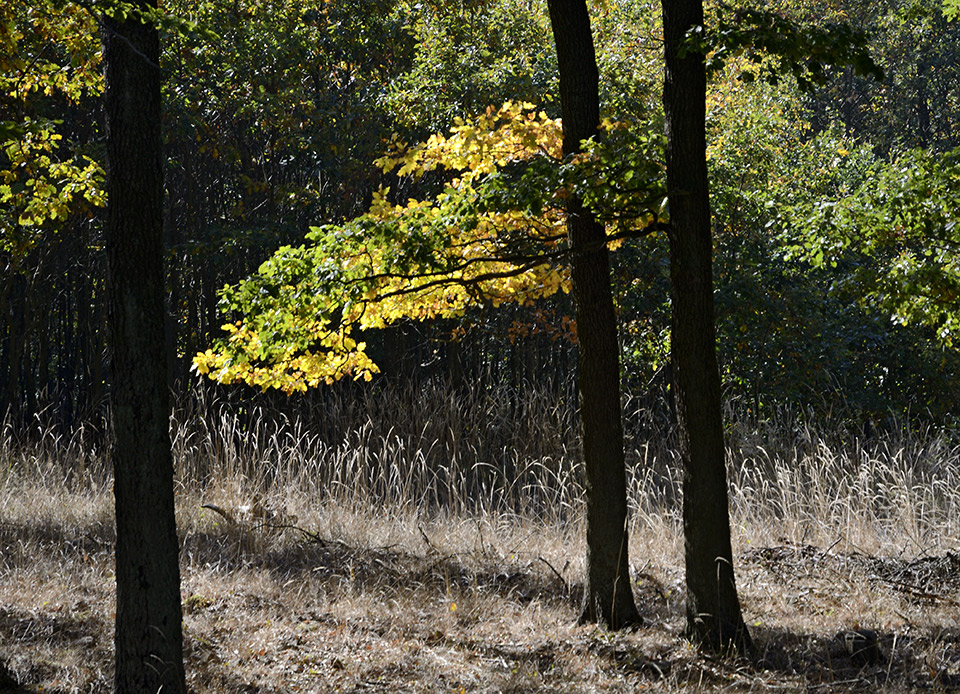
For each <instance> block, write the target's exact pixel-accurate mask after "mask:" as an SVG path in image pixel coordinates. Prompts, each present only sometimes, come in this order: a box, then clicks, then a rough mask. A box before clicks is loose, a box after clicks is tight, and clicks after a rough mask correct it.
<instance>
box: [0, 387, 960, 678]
mask: <svg viewBox="0 0 960 694" xmlns="http://www.w3.org/2000/svg"><path fill="white" fill-rule="evenodd" d="M509 395H510V394H507V393H504V392H490V393H486V394H478V395H475V396H473V397H464V396H463V395H462V394H456V393H452V392H450V391H448V390H446V389H444V388H442V387H439V386H431V387H427V388H423V389H419V390H413V389H410V390H407V391H390V392H381V393H379V394H376V395H371V396H370V397H357V396H356V394H355V393H354V394H348V395H345V396H343V397H342V398H338V397H330V398H328V400H327V401H326V402H324V403H323V405H322V406H320V405H316V406H315V407H313V408H304V410H303V411H302V412H300V413H299V414H298V415H296V416H293V415H288V416H286V417H284V416H278V415H276V413H274V414H272V415H271V416H269V417H268V416H266V412H264V411H258V410H257V409H256V408H252V407H251V408H248V409H241V408H238V407H234V406H231V405H230V404H229V403H226V402H221V401H212V402H204V401H202V400H201V401H198V402H194V401H191V402H188V403H181V404H180V405H179V406H178V408H177V414H176V416H175V417H174V420H173V422H172V431H173V432H174V454H175V464H176V466H177V480H178V482H177V484H178V490H177V491H178V508H177V519H178V527H179V532H180V537H181V543H182V551H181V567H182V585H183V602H184V633H185V648H186V658H187V672H188V683H189V686H190V689H191V691H193V692H196V693H197V694H200V693H207V692H277V693H279V692H295V691H302V692H330V691H343V692H361V691H364V692H420V691H437V692H461V691H464V692H592V691H616V692H632V691H647V690H650V691H658V692H659V691H664V692H672V691H678V692H679V691H698V690H702V691H736V692H741V691H742V692H746V691H758V692H765V691H771V692H773V691H798V692H805V691H809V692H827V691H864V692H873V691H889V692H899V691H925V692H926V691H960V446H958V444H957V441H956V440H955V439H953V438H951V437H950V436H948V435H946V434H944V433H942V432H936V431H932V430H926V429H921V430H915V429H910V428H908V427H905V426H888V427H886V428H885V429H883V430H881V431H879V432H876V431H875V432H871V435H870V436H869V437H865V436H864V435H863V432H862V431H857V430H853V429H848V428H846V427H844V426H843V425H842V424H834V425H829V423H828V424H824V425H822V426H820V425H815V424H810V423H804V422H803V420H802V419H801V418H798V417H795V416H791V415H790V414H789V413H785V414H782V415H779V416H778V417H776V418H775V421H764V422H759V423H757V422H753V423H746V422H744V423H740V424H732V425H730V427H729V430H728V441H729V447H730V455H729V464H730V490H731V518H732V527H733V534H734V553H735V558H736V563H737V567H736V569H737V576H738V582H739V588H740V593H741V599H742V602H743V609H744V616H745V619H746V620H747V622H748V624H749V625H750V626H751V630H752V633H753V637H754V640H755V642H756V651H755V652H754V653H753V654H751V656H750V657H747V658H739V659H738V658H714V657H706V656H703V655H700V654H698V653H697V652H696V651H695V650H694V649H692V648H691V646H690V645H689V644H688V643H687V642H686V641H685V640H684V639H683V638H682V636H681V629H682V626H683V592H684V589H683V562H682V548H683V544H682V535H681V526H680V521H679V508H680V506H679V504H680V498H679V497H680V492H679V489H678V477H679V475H678V470H677V461H676V459H675V456H674V455H673V454H672V453H671V447H670V445H669V440H670V435H669V432H666V431H664V430H663V429H662V428H658V427H657V426H656V424H655V422H653V421H652V419H651V418H649V417H647V416H646V415H645V414H644V413H643V412H641V411H640V410H639V408H638V406H636V405H634V404H632V403H630V402H628V403H627V405H626V409H625V412H626V417H625V418H626V421H627V431H628V449H629V456H628V457H629V466H630V471H629V480H630V500H631V519H632V521H631V522H632V526H631V532H632V540H631V548H630V550H631V566H632V569H633V576H632V578H633V582H634V590H635V592H636V595H637V600H638V604H639V607H640V610H641V613H642V614H643V617H644V620H645V624H644V626H642V627H641V628H638V629H637V630H635V631H632V632H625V633H610V632H606V631H603V630H599V629H597V628H595V627H591V626H577V625H576V623H575V622H576V616H577V606H578V600H579V594H580V592H581V590H582V588H581V576H582V574H583V555H584V548H583V538H582V536H583V531H582V524H581V515H582V513H581V511H582V490H581V488H580V485H579V482H578V480H579V466H578V464H577V462H576V460H577V451H576V436H575V431H576V425H575V419H574V414H573V412H572V411H571V409H570V408H569V407H568V406H567V405H565V403H564V401H563V399H562V398H558V397H557V396H556V395H549V394H548V393H547V392H546V391H542V392H540V391H537V392H530V393H526V394H524V396H523V397H520V398H517V397H513V398H512V399H511V397H509ZM95 433H96V432H92V431H91V430H78V431H75V432H70V433H69V434H67V433H58V432H57V431H56V429H55V427H52V426H51V427H49V428H46V429H45V428H43V427H41V428H39V429H38V431H37V432H36V434H37V435H36V436H35V437H34V440H33V441H32V442H31V443H29V444H28V443H24V441H23V440H22V437H20V436H18V435H17V432H14V431H12V430H10V428H9V427H8V428H7V429H5V431H4V433H3V436H2V437H0V551H2V559H0V661H2V662H3V663H5V664H6V667H7V669H8V670H9V674H10V675H11V676H12V678H13V679H14V680H15V681H17V682H19V683H20V687H21V691H30V692H41V691H42V692H48V693H49V692H102V691H108V690H109V689H110V687H111V671H112V620H113V600H114V598H113V589H114V586H113V574H112V552H113V537H114V531H113V524H112V511H113V509H112V504H113V500H112V493H111V487H110V478H109V474H108V469H107V464H106V460H105V457H104V455H103V452H102V451H101V450H98V445H99V444H98V443H96V442H97V441H99V440H100V438H101V437H99V436H95V435H93V434H95ZM205 505H206V506H205ZM209 506H216V507H218V508H219V509H220V510H221V511H223V512H225V513H221V512H219V511H217V510H214V509H212V508H209ZM227 516H229V518H228V517H227ZM852 630H861V631H862V632H864V634H866V637H858V638H869V639H873V637H874V635H875V637H876V648H875V649H874V648H873V646H872V645H870V648H869V649H868V650H867V651H866V653H865V654H862V653H856V654H854V655H851V654H850V653H849V652H848V649H847V647H846V641H845V638H844V634H845V633H849V632H852ZM0 690H2V686H0Z"/></svg>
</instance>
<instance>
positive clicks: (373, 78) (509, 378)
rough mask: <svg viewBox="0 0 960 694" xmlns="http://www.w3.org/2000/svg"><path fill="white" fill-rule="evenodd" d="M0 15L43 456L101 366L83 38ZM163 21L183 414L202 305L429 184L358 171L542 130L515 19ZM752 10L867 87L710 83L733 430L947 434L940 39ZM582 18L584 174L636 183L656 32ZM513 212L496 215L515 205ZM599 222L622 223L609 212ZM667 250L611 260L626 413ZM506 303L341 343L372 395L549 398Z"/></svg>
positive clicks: (871, 9) (650, 146)
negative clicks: (519, 129) (589, 36)
mask: <svg viewBox="0 0 960 694" xmlns="http://www.w3.org/2000/svg"><path fill="white" fill-rule="evenodd" d="M5 5H6V6H5V7H4V9H3V17H2V20H3V26H4V27H5V29H4V34H3V41H4V45H5V47H6V50H5V56H6V57H5V58H4V64H3V65H2V68H3V73H2V79H3V85H4V89H3V101H2V104H0V107H2V114H3V118H2V121H3V123H4V131H3V136H4V137H5V138H6V141H5V143H4V145H3V151H4V156H3V161H2V164H3V171H2V176H3V180H2V182H0V186H2V187H0V195H2V200H3V207H2V234H0V238H2V239H3V246H2V253H3V265H4V282H3V286H2V288H0V291H2V294H0V307H2V311H0V321H2V323H0V325H2V331H3V332H2V334H3V336H4V339H3V341H2V354H0V373H2V378H0V382H2V383H3V384H4V387H3V392H2V397H0V409H2V410H3V411H4V412H6V413H8V417H9V418H10V421H12V422H16V423H17V426H22V425H29V424H30V423H31V422H35V421H36V419H35V418H36V416H37V415H38V413H41V412H43V413H44V417H46V418H47V419H49V420H51V421H55V422H57V423H58V424H60V425H62V426H64V427H66V428H69V427H70V426H72V425H73V424H76V423H78V422H80V421H83V420H85V419H90V418H91V417H95V416H97V412H98V411H100V410H101V409H102V408H103V406H104V403H105V392H104V388H105V386H104V383H105V381H106V378H105V373H106V370H107V369H108V368H109V367H108V364H107V363H106V362H105V358H104V354H105V345H104V336H105V330H104V321H105V315H106V314H105V311H104V291H103V286H102V282H103V277H104V275H105V273H104V271H103V265H104V252H105V251H104V245H103V239H102V233H103V231H102V228H103V218H104V217H103V210H104V204H105V196H104V191H103V185H104V169H103V167H104V161H103V157H104V148H103V145H104V132H103V126H102V122H101V121H102V116H101V108H100V94H101V90H102V77H101V74H100V53H99V40H98V38H97V30H96V18H95V16H93V15H91V14H90V12H89V11H88V10H87V9H84V8H83V7H81V6H79V5H77V6H72V5H69V4H68V5H66V6H65V7H63V8H60V9H56V8H55V7H53V6H51V7H46V6H44V5H42V4H41V5H36V6H35V5H34V3H16V2H14V3H6V4H5ZM165 9H166V11H168V12H169V13H170V15H171V16H173V17H182V18H189V19H184V20H182V21H181V20H177V21H172V20H171V21H169V22H168V24H167V25H165V26H164V32H165V33H164V39H165V40H163V41H162V46H163V52H162V57H161V67H162V69H163V71H164V72H163V74H164V80H163V99H164V101H163V113H164V115H163V119H164V127H163V137H164V147H165V157H166V171H165V180H166V190H167V195H166V211H165V225H164V229H165V232H164V233H165V237H166V238H165V248H166V251H165V253H166V267H167V308H168V325H169V329H168V337H167V345H166V353H167V359H168V364H169V373H170V379H171V387H174V388H176V389H177V390H178V392H185V391H188V390H190V389H192V388H197V387H199V386H198V382H197V380H196V379H195V378H192V376H191V360H192V358H193V356H194V355H195V354H197V353H198V352H203V351H205V350H206V349H207V348H208V347H210V345H211V341H212V340H213V339H214V338H216V337H218V336H219V335H220V332H221V331H220V326H221V325H222V324H223V323H226V322H228V321H229V320H231V312H230V310H229V308H230V306H229V304H227V306H226V307H225V308H227V309H228V310H226V311H225V312H224V311H223V308H224V307H221V308H220V309H218V302H219V301H220V295H219V292H220V290H221V289H222V288H223V286H224V285H226V284H231V283H236V282H238V281H239V280H241V279H243V278H245V277H247V276H248V275H250V274H251V273H253V272H255V271H256V270H257V268H258V267H259V266H260V265H261V263H263V262H264V261H265V260H267V259H269V258H270V257H271V254H272V253H273V252H274V251H275V250H277V249H278V248H280V247H282V246H297V245H299V244H302V243H303V242H304V240H305V237H306V236H307V235H308V234H309V233H310V231H309V230H310V228H311V227H323V226H324V225H335V224H342V223H343V222H345V221H348V220H350V219H353V218H355V217H356V216H357V215H360V214H364V213H367V212H368V211H369V210H370V206H371V201H372V200H373V199H374V194H375V193H377V191H379V190H387V189H389V197H390V199H391V201H396V202H401V203H405V202H406V199H407V198H417V199H422V198H423V197H424V196H427V195H432V194H434V193H435V192H436V189H437V187H438V186H442V185H443V176H442V175H441V174H438V173H436V172H433V173H432V174H430V175H423V176H415V175H411V172H409V171H407V172H405V173H406V175H401V176H398V175H397V173H398V170H399V169H394V170H392V171H388V172H384V169H383V167H382V166H378V165H377V163H376V162H377V160H378V159H379V158H380V157H382V156H383V155H385V154H388V153H390V152H391V151H395V150H396V143H398V142H401V143H418V142H425V141H426V140H427V138H428V136H429V135H430V134H432V133H448V134H449V129H450V128H451V127H453V126H454V125H455V124H456V123H458V122H473V120H472V119H476V118H477V117H478V116H482V115H483V114H484V113H485V111H486V109H487V108H488V107H491V106H492V107H493V108H494V109H499V108H500V106H501V104H503V103H504V102H506V101H512V102H520V103H522V102H528V103H530V104H535V106H533V107H532V108H533V109H535V110H536V111H537V112H542V113H544V114H545V115H546V116H547V117H548V118H556V117H558V116H559V104H558V98H557V94H558V84H557V68H556V55H555V50H554V47H553V41H552V38H551V35H550V27H549V23H548V21H547V19H546V16H545V8H544V7H543V6H541V5H539V4H536V3H533V4H531V3H474V4H470V5H464V6H460V5H447V4H443V3H427V4H423V3H418V4H416V5H410V4H407V3H390V2H386V3H384V2H372V3H369V4H363V3H361V4H356V3H352V2H344V3H340V2H324V3H316V6H312V5H309V4H307V5H297V6H292V5H291V6H287V5H286V4H284V3H267V4H263V3H246V4H245V3H242V2H241V3H233V4H230V5H225V4H222V3H184V4H183V6H180V5H179V4H177V5H171V6H169V7H166V8H165ZM776 9H777V10H778V11H780V12H782V13H783V14H784V15H785V16H788V17H791V18H794V19H795V20H796V21H797V22H800V23H802V22H808V21H813V20H816V21H821V20H822V21H828V22H829V21H838V22H839V21H847V22H849V23H850V24H851V26H853V27H854V28H856V29H857V30H863V31H865V32H867V33H868V35H869V37H870V39H869V40H870V44H869V45H870V51H871V54H872V56H873V58H874V60H875V61H876V63H877V64H878V65H879V66H880V67H881V68H882V70H883V76H882V78H881V79H877V78H871V77H861V76H859V75H857V74H856V72H855V71H854V70H853V68H852V67H842V66H841V67H836V68H827V69H826V70H824V71H823V76H822V77H823V79H822V80H818V81H817V83H816V85H815V86H814V88H813V89H810V90H801V89H800V88H798V84H797V80H796V79H795V78H794V77H793V76H791V75H790V74H789V72H788V71H787V70H786V69H781V68H780V67H778V60H781V59H780V58H779V57H778V56H774V55H769V54H766V55H763V54H761V53H760V52H759V51H757V52H754V53H753V54H751V51H749V50H746V51H744V50H740V51H730V53H731V55H730V56H729V57H728V58H727V59H725V60H722V61H721V60H717V61H716V62H717V66H716V67H715V69H714V70H713V72H712V77H711V80H710V86H709V90H710V93H709V111H708V128H709V152H708V158H709V165H710V176H711V185H712V190H711V200H712V203H713V211H714V214H713V228H714V238H715V246H716V248H715V251H716V267H715V275H716V277H715V283H716V303H717V325H718V347H719V350H720V355H719V357H720V365H721V369H722V379H723V385H724V394H725V398H726V400H727V401H728V402H730V403H734V404H735V409H736V410H737V411H738V412H739V413H742V414H744V415H746V414H750V415H752V416H756V417H763V416H764V415H766V414H768V413H770V412H775V411H777V410H778V409H780V408H785V407H787V408H795V409H797V410H800V411H804V412H808V411H809V412H819V413H827V412H828V413H836V412H838V411H841V410H842V411H843V412H844V414H845V415H850V416H854V417H858V418H863V419H864V420H871V421H874V422H878V423H879V422H882V421H883V420H884V419H886V418H888V417H889V416H890V415H895V416H910V417H920V418H931V419H932V420H933V421H937V422H942V421H945V418H949V415H950V413H951V412H952V411H954V410H955V407H954V403H955V401H956V397H957V380H956V379H957V374H958V360H957V352H956V350H955V349H953V348H952V337H953V335H954V333H955V331H956V317H955V313H954V308H955V303H956V302H955V296H956V294H955V293H956V287H957V284H956V282H957V280H956V267H955V262H954V256H955V252H954V251H955V248H956V238H957V237H956V233H957V232H956V226H955V224H954V218H952V217H951V215H952V214H953V210H954V209H955V206H954V203H955V192H954V190H953V189H954V188H955V184H956V166H957V164H956V155H955V154H952V153H951V152H952V150H953V149H954V148H955V147H957V145H958V143H957V134H956V130H957V119H958V108H960V106H958V95H957V89H958V88H957V86H956V85H957V82H958V79H957V70H958V66H957V60H956V55H955V53H956V51H955V46H956V39H957V31H958V29H957V24H956V23H950V22H948V21H947V19H946V18H945V17H944V16H943V8H942V7H937V6H935V5H934V6H928V5H927V4H923V3H901V2H892V3H883V4H869V5H862V4H857V3H849V4H844V3H832V4H831V5H830V6H829V7H827V8H825V7H822V6H821V4H820V3H782V7H781V6H778V7H777V8H776ZM738 11H740V10H737V9H735V8H732V7H727V6H723V7H719V6H718V7H717V8H715V9H714V10H712V12H713V13H714V15H715V19H716V18H722V16H723V15H724V13H726V14H727V15H729V16H730V18H734V17H736V16H737V14H736V13H737V12H738ZM593 15H594V16H593V17H592V21H593V27H594V33H595V43H596V48H597V60H598V64H599V67H600V70H601V78H600V88H601V90H602V93H601V108H602V115H603V118H604V119H605V121H606V122H610V123H611V124H616V127H617V128H622V129H625V130H626V131H627V132H625V133H623V132H621V131H619V130H618V131H617V134H618V138H617V140H616V141H617V143H618V144H616V145H611V147H610V149H611V150H612V152H611V155H610V156H611V157H613V156H615V157H616V159H617V161H616V164H617V165H618V166H620V167H621V168H622V169H624V171H636V172H637V175H638V176H639V175H641V174H642V175H643V176H646V177H647V178H650V177H652V176H656V175H657V170H658V169H657V167H658V166H660V164H658V162H662V156H663V155H662V150H660V151H659V152H658V148H659V147H661V145H659V144H658V143H657V142H652V143H651V142H649V141H648V140H649V139H650V138H651V137H655V136H656V135H655V134H656V133H658V132H660V131H661V129H662V128H661V125H660V124H661V123H662V119H663V114H662V105H661V103H660V95H659V88H660V87H659V85H660V81H661V74H662V55H661V53H662V50H661V45H660V41H659V39H658V36H659V32H660V28H659V18H658V17H659V9H658V8H657V7H655V6H654V5H653V4H650V3H647V4H645V3H638V2H617V3H605V4H603V5H602V6H600V7H598V8H595V9H594V10H593ZM723 26H727V25H723ZM730 27H736V23H735V21H734V22H732V23H731V24H730ZM732 31H733V30H732V29H730V33H732ZM721 63H722V64H723V66H722V67H720V64H721ZM783 73H786V74H783ZM771 82H772V84H771ZM458 119H459V120H458ZM611 127H613V126H611ZM611 140H613V138H611ZM649 167H653V168H654V171H652V172H651V171H649V170H648V169H649ZM622 173H623V172H621V174H622ZM508 175H509V172H506V173H504V174H503V176H504V178H506V177H507V176H508ZM660 175H662V173H661V174H660ZM507 183H509V181H507ZM518 183H519V182H518ZM548 183H549V182H548ZM621 183H622V182H621ZM528 185H529V184H528ZM441 189H442V188H441ZM524 194H526V195H528V197H530V198H531V199H529V200H518V201H515V202H517V203H521V204H526V205H527V206H528V207H532V206H534V205H541V206H542V205H543V200H537V199H536V197H535V196H534V194H533V192H532V191H528V192H526V193H524ZM951 195H953V196H954V197H951ZM540 197H541V198H542V194H541V196H540ZM607 203H608V204H609V205H620V204H622V206H623V207H625V208H626V209H624V210H619V211H617V212H619V214H620V216H625V215H627V214H631V213H632V212H634V210H631V209H630V207H629V206H630V201H621V200H608V201H607ZM613 212H614V211H613V210H611V214H612V213H613ZM665 236H666V235H665V234H664V233H653V234H650V235H647V236H645V237H644V238H641V239H635V240H631V241H630V242H629V243H626V244H624V245H623V247H622V248H621V249H619V250H618V251H617V252H615V253H613V256H612V258H613V262H614V268H613V277H614V281H615V285H616V286H615V296H616V302H617V307H618V319H619V324H620V342H621V355H622V359H623V381H624V385H625V387H626V388H627V389H628V390H629V391H630V392H631V393H633V394H636V395H638V396H647V397H649V398H650V399H651V401H657V400H662V399H663V397H664V395H665V393H666V389H665V387H664V385H663V384H664V383H666V382H667V381H668V380H669V379H666V378H663V377H662V376H663V373H662V371H663V368H664V366H665V364H666V362H667V359H666V355H667V354H668V353H669V312H670V304H669V299H668V295H669V292H668V290H667V284H668V272H667V260H666V255H667V250H666V241H665ZM413 252H414V251H413V250H411V253H413ZM527 303H530V304H532V305H523V302H520V305H516V304H513V305H506V306H503V307H501V308H499V309H494V308H493V306H492V304H491V303H490V302H489V301H487V302H486V303H484V302H483V301H474V302H470V303H469V305H467V306H465V307H464V308H463V311H461V312H460V315H459V316H455V317H452V318H447V319H443V320H432V321H426V322H414V321H410V320H402V319H397V320H394V321H392V322H391V324H390V325H391V327H390V328H389V329H387V330H381V331H374V330H371V331H368V333H367V334H364V336H363V339H364V340H365V341H366V342H367V344H368V347H367V349H368V352H369V354H370V355H371V357H372V358H373V360H374V361H375V362H376V363H378V365H379V366H380V368H381V371H382V376H381V377H380V379H379V380H380V381H384V382H386V381H389V380H391V379H398V380H401V381H402V380H405V379H422V378H428V377H433V376H444V377H449V378H452V379H454V380H459V381H461V382H464V383H470V384H471V385H472V386H473V387H481V384H485V386H486V387H492V386H494V385H496V384H499V383H501V382H502V383H507V384H509V385H510V386H511V387H513V388H521V384H523V383H524V382H525V381H530V380H533V381H541V382H545V381H548V380H553V381H557V382H560V381H562V380H563V378H564V377H565V375H566V374H568V373H569V372H570V368H569V361H570V359H571V357H570V350H571V345H572V341H573V335H574V334H575V327H574V325H572V324H571V322H570V317H571V316H572V308H571V305H570V302H569V300H568V298H567V297H566V296H564V295H562V294H561V295H559V296H552V297H548V298H545V299H543V300H540V301H537V302H527Z"/></svg>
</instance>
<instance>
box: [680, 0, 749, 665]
mask: <svg viewBox="0 0 960 694" xmlns="http://www.w3.org/2000/svg"><path fill="white" fill-rule="evenodd" d="M662 7H663V28H664V40H665V45H666V76H665V81H664V88H663V105H664V112H665V117H666V135H667V194H668V196H669V201H670V232H669V233H670V280H671V301H672V314H673V317H672V326H671V328H672V337H671V348H672V353H671V361H672V364H673V375H674V389H675V393H676V400H677V421H678V424H679V429H680V451H681V456H682V459H683V531H684V552H685V559H686V582H687V605H686V611H687V633H688V636H689V637H690V638H691V639H692V640H694V641H696V642H698V643H700V644H702V645H703V646H705V647H708V648H713V649H720V648H728V647H730V646H731V645H732V646H734V647H735V648H737V649H738V650H741V651H743V650H746V649H747V648H749V645H750V635H749V633H748V632H747V628H746V626H745V625H744V622H743V617H742V616H741V614H740V602H739V600H738V598H737V588H736V583H735V580H734V571H733V557H732V551H731V546H730V520H729V514H728V509H727V480H726V468H725V464H724V455H725V451H724V441H723V421H722V412H721V395H720V374H719V370H718V368H717V354H716V332H715V327H714V307H713V270H712V261H713V259H712V254H713V243H712V239H711V234H710V199H709V189H708V180H707V160H706V133H705V111H706V84H707V82H706V72H705V68H704V62H703V56H702V55H699V54H696V53H692V52H690V53H687V54H686V55H685V56H684V57H681V47H682V45H683V41H684V37H685V35H686V33H687V31H688V30H689V29H690V28H691V27H694V26H698V25H702V24H703V5H702V2H701V0H663V2H662Z"/></svg>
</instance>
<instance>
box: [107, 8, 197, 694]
mask: <svg viewBox="0 0 960 694" xmlns="http://www.w3.org/2000/svg"><path fill="white" fill-rule="evenodd" d="M102 40H103V60H104V65H105V79H106V94H105V97H104V106H105V109H104V110H105V113H106V125H107V167H108V178H107V191H108V195H109V208H108V213H107V247H108V251H107V256H108V267H109V275H108V276H109V285H108V290H107V293H108V302H109V312H110V313H109V331H108V335H109V339H110V349H111V391H110V392H111V406H112V413H113V441H112V451H111V455H112V458H113V466H114V496H115V503H116V516H117V549H116V576H117V617H116V634H115V645H116V679H115V683H116V691H117V692H122V693H125V694H126V693H129V694H144V693H145V692H151V693H153V692H164V693H166V692H171V693H172V692H184V691H186V685H185V679H184V669H183V653H182V650H183V649H182V633H181V621H182V614H181V607H180V573H179V566H178V557H177V554H178V548H177V534H176V521H175V519H174V507H173V463H172V456H171V453H170V435H169V419H170V403H169V391H168V390H167V377H166V361H165V355H164V301H163V243H162V239H163V237H162V227H163V167H162V147H161V137H160V70H159V67H158V63H159V56H160V45H159V38H158V35H157V30H156V28H155V27H152V26H149V25H145V24H141V23H140V22H138V21H137V20H136V19H128V20H126V21H123V22H117V21H114V20H112V19H110V18H109V17H104V21H103V24H102Z"/></svg>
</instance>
